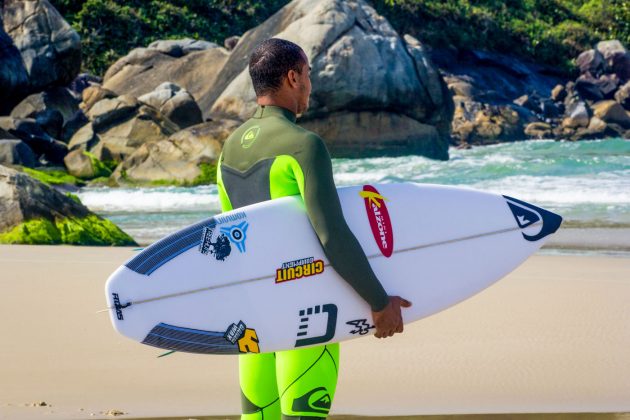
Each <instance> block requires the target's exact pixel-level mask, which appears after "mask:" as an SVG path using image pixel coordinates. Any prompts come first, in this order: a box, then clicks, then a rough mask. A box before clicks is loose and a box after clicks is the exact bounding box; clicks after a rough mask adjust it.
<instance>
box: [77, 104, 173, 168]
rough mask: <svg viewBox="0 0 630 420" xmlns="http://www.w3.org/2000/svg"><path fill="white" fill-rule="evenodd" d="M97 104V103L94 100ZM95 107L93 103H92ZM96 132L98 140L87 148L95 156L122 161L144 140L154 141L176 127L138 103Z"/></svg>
mask: <svg viewBox="0 0 630 420" xmlns="http://www.w3.org/2000/svg"><path fill="white" fill-rule="evenodd" d="M97 105H98V104H97ZM95 108H96V105H95ZM92 126H93V128H94V130H95V131H97V132H98V138H99V140H98V143H97V144H96V145H95V146H94V147H93V148H91V149H89V151H90V152H92V153H93V154H94V155H95V156H96V157H97V158H98V159H99V160H102V161H106V160H108V161H109V160H113V161H116V162H122V161H123V160H125V159H126V158H127V157H128V156H129V155H131V154H132V153H133V152H134V151H135V150H136V149H137V148H138V147H140V146H142V145H143V144H144V143H157V142H159V141H162V140H166V139H167V138H168V136H170V135H171V134H173V133H175V132H176V131H179V127H177V126H176V125H175V124H173V123H172V122H171V121H169V120H168V119H165V118H163V117H162V115H161V114H160V113H159V112H158V111H157V110H155V109H154V108H152V107H149V106H147V105H142V106H140V108H138V110H137V111H136V113H135V114H133V115H132V116H131V117H129V118H127V119H126V120H124V121H123V122H119V123H117V124H111V125H109V126H108V127H107V128H105V129H104V130H103V131H99V129H97V127H96V126H95V125H94V122H92Z"/></svg>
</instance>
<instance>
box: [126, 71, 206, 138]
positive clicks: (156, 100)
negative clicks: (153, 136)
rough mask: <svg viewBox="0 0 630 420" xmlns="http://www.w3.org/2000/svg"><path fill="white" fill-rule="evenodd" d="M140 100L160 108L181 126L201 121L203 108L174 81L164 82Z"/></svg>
mask: <svg viewBox="0 0 630 420" xmlns="http://www.w3.org/2000/svg"><path fill="white" fill-rule="evenodd" d="M138 100H139V101H140V102H144V103H145V104H147V105H151V106H152V107H154V108H156V109H158V110H159V111H160V112H161V113H162V114H163V115H164V116H165V117H167V118H168V119H169V120H171V121H172V122H174V123H175V124H177V125H178V126H179V127H180V128H186V127H190V126H192V125H195V124H199V123H201V122H202V121H203V120H202V117H201V110H200V109H199V105H197V102H195V99H194V98H193V97H192V96H191V95H190V93H188V92H187V91H186V90H183V89H181V88H180V87H179V86H177V85H175V84H173V83H169V82H166V83H162V84H161V85H160V86H158V87H157V88H156V89H155V90H154V91H153V92H151V93H147V94H146V95H142V96H141V97H139V98H138Z"/></svg>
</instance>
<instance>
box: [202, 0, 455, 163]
mask: <svg viewBox="0 0 630 420" xmlns="http://www.w3.org/2000/svg"><path fill="white" fill-rule="evenodd" d="M271 36H275V37H278V38H283V39H288V40H291V41H293V42H296V43H297V44H298V45H300V46H301V47H302V48H303V49H304V51H305V53H306V55H307V56H308V58H309V61H310V63H311V67H312V72H311V79H312V85H313V91H312V95H311V104H310V108H309V110H308V112H307V113H306V114H305V115H304V116H303V118H302V120H301V123H303V124H304V125H306V126H309V127H327V129H326V134H324V133H322V134H323V136H324V138H325V139H326V140H327V142H328V145H329V147H330V149H331V150H336V149H339V150H354V152H353V153H355V154H358V153H359V152H360V153H365V152H367V153H370V154H373V152H374V153H378V154H388V153H393V154H399V153H401V152H402V153H407V154H409V153H416V154H424V155H426V156H429V157H433V158H438V159H445V158H447V157H448V152H447V147H448V139H449V137H450V120H451V115H452V110H453V107H452V101H451V98H450V95H449V93H448V91H447V89H446V85H445V84H444V82H443V80H442V78H441V76H440V75H439V72H438V70H437V69H436V68H435V67H434V66H433V64H432V63H431V60H430V59H429V58H428V55H427V54H426V52H425V51H424V49H423V47H422V45H421V44H420V43H419V42H418V41H417V40H415V39H413V38H412V37H406V38H405V39H402V38H401V37H400V36H399V35H398V34H397V33H396V32H395V31H394V29H393V28H392V27H391V25H390V24H389V22H388V21H387V20H386V19H385V18H383V17H382V16H379V15H378V14H377V13H376V12H375V11H374V9H373V8H372V7H370V6H368V5H367V4H366V3H365V2H364V1H363V0H357V1H348V2H340V1H334V0H326V1H314V0H296V1H293V2H291V3H289V4H288V5H287V6H285V7H284V8H283V9H281V10H280V11H279V12H278V13H276V14H275V15H274V16H272V17H271V18H269V19H268V20H267V21H266V22H264V23H263V24H262V25H260V26H258V27H257V28H254V29H252V30H250V31H248V32H247V33H245V34H244V35H243V37H242V38H241V39H240V40H239V42H238V44H237V45H236V47H235V48H234V50H233V52H232V53H231V54H230V56H229V59H228V61H227V62H226V64H225V66H224V67H223V68H222V70H221V72H220V73H219V75H218V76H217V78H216V81H215V83H214V86H213V87H212V89H211V90H210V91H209V93H208V96H207V97H202V98H198V101H199V102H200V103H204V101H205V102H212V103H214V105H213V107H212V110H211V112H212V114H214V115H228V116H232V117H237V118H239V119H246V118H249V117H250V116H251V114H252V113H253V110H254V108H255V106H256V104H255V94H254V91H253V88H252V85H251V80H250V78H249V74H248V68H247V64H248V57H249V56H250V54H251V52H252V51H253V50H254V48H255V47H256V46H258V44H259V43H260V42H262V41H263V40H265V39H267V38H269V37H271ZM350 75H352V76H350ZM370 114H374V115H377V118H375V119H374V120H371V119H370V118H366V116H369V115H370ZM407 119H409V120H412V121H411V122H409V123H407V122H405V123H404V124H405V126H404V130H403V131H404V132H403V133H402V134H401V136H400V138H396V134H392V133H390V134H389V136H387V137H388V139H387V140H386V141H383V142H381V141H380V138H379V135H380V134H382V133H383V132H384V130H385V129H386V128H387V127H388V126H389V125H390V124H391V123H392V121H406V120H407ZM340 123H341V124H351V125H350V126H347V125H344V126H337V124H340ZM357 123H361V124H364V125H363V126H359V125H357ZM426 126H431V127H433V128H434V130H428V129H427V127H426ZM354 131H358V132H360V133H361V134H362V135H363V137H362V139H361V141H362V142H363V144H360V143H356V142H355V139H359V135H356V136H353V138H352V139H348V138H344V137H337V133H339V135H340V136H343V135H345V134H346V133H350V132H354ZM429 132H430V135H429V136H428V137H427V133H429ZM414 133H415V134H414ZM436 134H437V135H436ZM337 143H339V144H340V146H339V147H338V146H337ZM342 144H343V145H342ZM341 145H342V146H341ZM352 145H356V146H352ZM390 145H391V146H392V147H391V148H390Z"/></svg>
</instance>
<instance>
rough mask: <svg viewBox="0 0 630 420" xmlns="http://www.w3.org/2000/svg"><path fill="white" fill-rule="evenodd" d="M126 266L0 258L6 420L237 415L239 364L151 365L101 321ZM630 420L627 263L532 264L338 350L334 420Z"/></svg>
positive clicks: (121, 255)
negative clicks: (110, 288)
mask: <svg viewBox="0 0 630 420" xmlns="http://www.w3.org/2000/svg"><path fill="white" fill-rule="evenodd" d="M133 254H134V252H133V250H132V249H130V248H96V247H94V248H90V247H65V246H59V247H46V246H0V296H1V297H2V302H1V303H0V318H1V321H0V337H2V338H1V339H0V340H2V341H1V344H0V419H2V420H4V419H17V420H22V419H68V420H71V419H100V418H114V416H111V414H114V413H113V412H112V411H111V410H119V411H120V412H123V413H125V414H124V415H121V416H115V417H116V418H161V417H163V418H166V417H171V418H178V419H179V418H198V419H201V418H204V419H205V418H210V417H208V416H221V417H216V418H228V417H227V416H233V415H236V414H237V413H238V412H239V400H240V392H239V387H238V382H237V358H236V357H234V356H204V355H191V354H182V353H176V354H173V355H170V356H167V357H163V358H157V356H158V355H160V354H162V353H163V352H162V351H161V350H160V349H156V348H152V347H148V346H143V345H141V344H138V343H135V342H132V341H130V340H128V339H125V338H123V337H122V336H120V335H118V334H117V333H115V332H114V330H113V329H112V327H111V324H110V321H109V318H108V315H107V314H106V313H100V314H97V313H95V312H96V311H97V310H99V309H102V308H103V307H104V306H105V299H104V292H103V286H104V283H105V280H106V279H107V277H108V275H109V274H110V273H111V272H112V271H113V270H114V269H115V268H116V267H117V266H119V265H120V264H121V263H123V262H124V261H125V260H126V259H127V258H129V257H130V256H131V255H133ZM42 402H45V404H46V405H45V406H42V405H39V404H40V403H42ZM629 411H630V258H609V257H593V256H550V255H537V256H534V257H532V258H530V259H529V260H528V261H527V262H526V263H525V264H523V265H522V266H521V267H519V268H518V269H517V270H516V271H514V272H513V273H512V274H510V275H509V276H507V277H506V278H505V279H503V280H501V281H500V282H498V283H497V284H495V285H494V286H492V287H490V288H488V289H487V290H485V291H483V292H482V293H480V294H478V295H477V296H475V297H473V298H471V299H469V300H468V301H465V302H463V303H461V304H459V305H457V306H455V307H453V308H451V309H449V310H446V311H444V312H442V313H440V314H437V315H435V316H432V317H430V318H427V319H425V320H422V321H419V322H416V323H414V324H411V325H409V326H407V327H406V331H405V333H404V334H402V335H399V336H396V337H394V338H390V339H387V340H377V339H374V338H372V337H368V338H362V339H358V340H354V341H350V342H347V343H344V344H343V345H342V354H341V369H340V378H339V386H338V392H337V396H336V398H335V402H334V405H333V414H335V415H337V416H338V417H334V418H337V419H349V418H356V417H347V416H345V415H357V416H367V415H370V416H395V415H420V414H423V415H439V414H484V413H575V412H581V413H592V412H599V413H614V412H617V413H621V412H629ZM108 412H109V413H110V415H109V416H108V415H107V413H108ZM178 416H179V417H178ZM203 416H206V417H203ZM230 418H235V417H230ZM405 418H407V417H405ZM414 418H423V419H424V418H425V417H414ZM452 418H454V417H450V416H446V417H445V416H430V417H426V419H431V420H438V419H440V420H441V419H452ZM457 418H462V419H468V420H479V419H484V418H489V419H496V420H499V419H502V420H507V419H510V420H512V419H514V420H525V419H531V418H543V417H541V416H531V415H528V416H520V415H515V414H510V415H503V416H496V417H495V416H485V415H482V416H457ZM544 418H547V419H553V420H564V419H568V418H571V419H580V420H582V419H604V418H605V419H613V418H614V419H624V420H627V419H630V416H628V415H627V414H618V415H606V416H594V415H591V414H583V415H577V416H576V415H571V416H567V415H565V414H563V415H553V416H544ZM400 419H401V420H402V419H403V418H400Z"/></svg>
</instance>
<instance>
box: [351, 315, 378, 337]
mask: <svg viewBox="0 0 630 420" xmlns="http://www.w3.org/2000/svg"><path fill="white" fill-rule="evenodd" d="M346 324H348V325H352V326H353V327H354V329H353V330H352V331H350V334H359V335H365V334H367V333H368V332H370V330H371V329H372V328H376V326H374V325H370V324H369V323H368V322H367V319H355V320H354V321H348V322H346Z"/></svg>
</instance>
